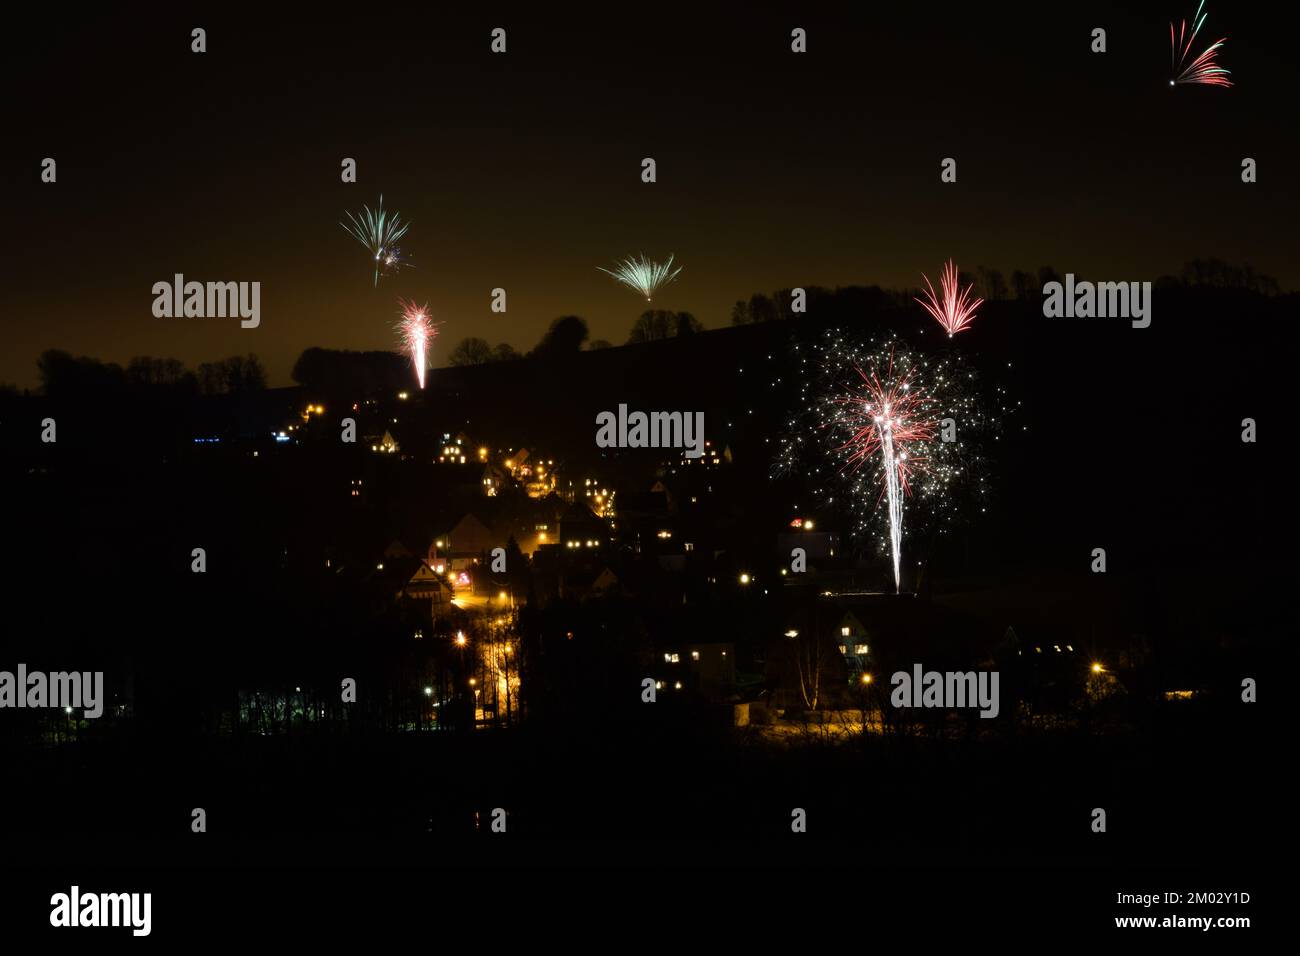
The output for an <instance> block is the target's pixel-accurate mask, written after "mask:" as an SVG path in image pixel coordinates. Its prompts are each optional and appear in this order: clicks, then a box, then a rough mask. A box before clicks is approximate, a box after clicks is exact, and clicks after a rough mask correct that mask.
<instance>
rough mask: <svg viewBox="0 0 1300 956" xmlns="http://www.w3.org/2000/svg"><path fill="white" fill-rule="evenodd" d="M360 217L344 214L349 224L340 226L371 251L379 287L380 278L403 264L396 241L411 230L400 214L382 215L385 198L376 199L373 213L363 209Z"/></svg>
mask: <svg viewBox="0 0 1300 956" xmlns="http://www.w3.org/2000/svg"><path fill="white" fill-rule="evenodd" d="M361 209H362V213H361V215H360V216H354V215H352V213H350V212H345V213H344V215H346V216H347V217H348V222H346V223H343V222H341V223H339V225H340V226H342V227H343V228H344V229H345V230H346V231H347V233H348V235H350V236H352V238H354V239H356V241H357V242H359V243H361V244H362V245H363V246H365V247H366V248H367V249H369V250H370V254H371V255H372V256H373V257H374V260H375V285H376V286H378V285H379V276H380V275H381V274H383V275H387V274H388V273H389V272H393V271H395V270H397V269H399V268H401V267H402V266H404V265H407V262H406V261H405V260H404V259H403V258H402V250H401V249H399V248H398V246H397V242H398V240H400V239H401V238H402V237H403V236H404V235H406V230H407V229H408V228H410V225H409V223H405V222H402V217H401V214H400V213H393V215H392V216H391V217H390V216H389V215H388V213H386V212H384V197H383V195H382V194H381V195H380V197H379V205H378V206H377V207H376V208H375V211H374V212H371V211H370V207H369V206H362V207H361Z"/></svg>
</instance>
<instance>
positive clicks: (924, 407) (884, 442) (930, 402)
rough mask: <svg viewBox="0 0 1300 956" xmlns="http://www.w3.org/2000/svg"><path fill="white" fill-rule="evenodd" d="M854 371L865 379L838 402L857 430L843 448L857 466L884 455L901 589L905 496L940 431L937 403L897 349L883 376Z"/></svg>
mask: <svg viewBox="0 0 1300 956" xmlns="http://www.w3.org/2000/svg"><path fill="white" fill-rule="evenodd" d="M853 371H854V372H856V373H857V376H858V378H859V379H860V380H861V381H860V382H858V383H856V387H855V388H853V389H851V391H850V394H848V395H846V396H845V397H842V398H840V399H839V400H838V404H839V405H840V406H841V407H842V408H843V409H844V413H843V415H842V416H841V417H840V424H841V425H845V426H848V427H849V428H852V429H855V430H854V431H853V434H852V436H851V437H850V438H849V440H848V441H847V442H845V443H844V444H843V445H842V446H841V447H840V449H839V450H841V451H845V452H847V454H848V457H847V460H846V463H847V465H848V467H850V468H854V469H856V468H857V467H859V466H861V465H862V464H863V463H864V462H866V461H867V460H869V459H873V458H875V457H876V456H879V458H880V474H881V477H882V479H883V484H884V488H883V491H882V496H883V497H884V498H885V500H886V501H887V502H888V506H889V541H890V551H891V553H892V554H893V558H894V590H896V591H897V590H898V589H899V584H900V574H899V570H900V569H899V562H900V559H901V557H902V551H903V496H904V495H905V494H910V493H911V488H910V486H909V484H908V477H909V475H910V474H911V472H912V470H913V469H916V468H923V467H925V457H924V451H925V448H926V446H927V445H928V444H929V443H930V442H932V441H933V440H934V438H935V435H936V434H937V432H938V429H939V420H938V418H937V417H935V412H936V411H937V402H936V401H935V400H934V398H933V397H932V396H931V395H929V394H927V393H926V391H925V390H924V389H922V388H920V387H917V386H915V384H914V379H915V377H916V376H915V371H914V370H913V369H907V370H902V369H895V367H894V351H893V349H892V348H891V349H890V352H889V360H888V364H887V365H886V366H885V368H884V376H883V380H882V378H881V375H880V374H879V373H878V372H877V371H876V370H874V369H873V370H872V371H870V372H866V371H863V370H862V369H861V368H860V367H858V366H856V365H855V366H854V368H853Z"/></svg>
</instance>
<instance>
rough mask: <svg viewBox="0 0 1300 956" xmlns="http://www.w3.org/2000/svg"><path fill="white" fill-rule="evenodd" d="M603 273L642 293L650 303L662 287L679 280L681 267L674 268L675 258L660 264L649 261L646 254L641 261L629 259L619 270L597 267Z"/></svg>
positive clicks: (620, 265)
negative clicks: (678, 275)
mask: <svg viewBox="0 0 1300 956" xmlns="http://www.w3.org/2000/svg"><path fill="white" fill-rule="evenodd" d="M596 268H598V269H600V271H601V272H603V273H605V274H606V275H611V276H613V277H614V278H615V279H617V280H618V281H619V282H621V283H623V284H624V285H625V286H627V287H628V288H629V289H632V290H634V291H636V292H639V293H641V295H643V296H645V300H646V301H647V302H649V301H650V300H651V298H652V297H653V296H654V294H655V293H656V292H657V291H659V287H660V286H665V285H667V284H668V283H669V282H672V281H673V280H674V279H676V278H677V274H678V273H679V272H681V271H682V268H681V266H678V267H677V268H676V269H674V268H673V257H672V256H669V257H668V261H667V262H663V263H659V262H653V261H651V260H650V259H647V258H646V257H645V255H644V254H642V255H641V258H640V259H633V258H630V257H629V258H627V259H625V260H624V261H622V262H620V263H619V264H618V268H616V269H614V270H612V271H611V270H609V269H605V268H601V267H600V266H597V267H596Z"/></svg>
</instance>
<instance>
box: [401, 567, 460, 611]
mask: <svg viewBox="0 0 1300 956" xmlns="http://www.w3.org/2000/svg"><path fill="white" fill-rule="evenodd" d="M398 597H400V598H410V599H411V600H415V601H428V602H429V608H430V612H431V616H432V617H435V618H436V617H438V616H439V615H440V614H445V613H447V612H448V611H449V610H450V609H451V607H452V603H451V602H452V599H453V597H454V592H453V591H452V588H451V586H450V585H449V584H448V583H447V581H446V579H445V578H444V577H442V576H440V575H438V574H437V573H435V572H434V570H433V569H432V568H431V567H429V565H428V563H427V562H425V561H421V562H420V563H419V566H418V567H417V568H416V569H415V573H414V574H412V575H411V577H410V579H409V580H408V581H407V582H406V584H405V585H403V587H402V590H401V591H399V592H398Z"/></svg>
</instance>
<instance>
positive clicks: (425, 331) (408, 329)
mask: <svg viewBox="0 0 1300 956" xmlns="http://www.w3.org/2000/svg"><path fill="white" fill-rule="evenodd" d="M397 301H398V303H399V304H400V305H401V306H402V318H401V320H400V321H399V322H398V323H397V332H398V335H400V336H401V339H402V348H403V349H404V350H405V351H407V352H410V353H411V361H412V362H413V363H414V365H415V377H416V379H417V380H418V381H419V383H420V388H424V373H425V369H426V368H427V367H428V354H429V348H430V346H432V344H433V340H434V339H435V338H437V337H438V326H437V325H435V324H434V323H433V322H431V321H430V320H429V307H428V305H416V304H415V303H414V302H405V301H403V300H402V299H398V300H397Z"/></svg>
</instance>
